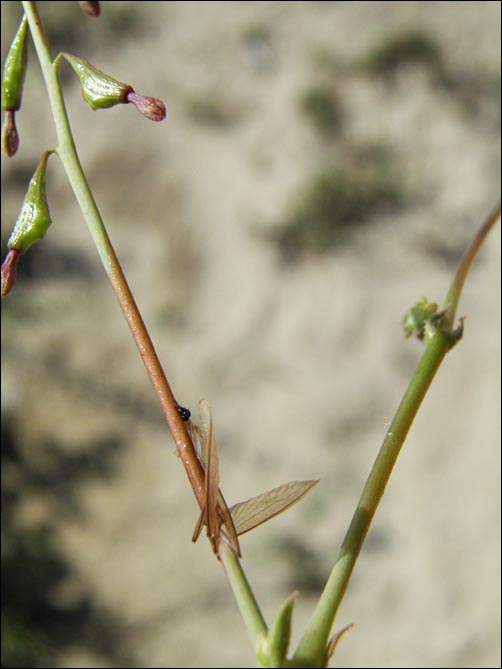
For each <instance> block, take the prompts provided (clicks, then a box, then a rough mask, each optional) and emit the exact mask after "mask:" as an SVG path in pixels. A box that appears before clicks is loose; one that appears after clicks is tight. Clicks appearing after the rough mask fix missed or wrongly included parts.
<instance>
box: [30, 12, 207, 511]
mask: <svg viewBox="0 0 502 669" xmlns="http://www.w3.org/2000/svg"><path fill="white" fill-rule="evenodd" d="M22 4H23V8H24V11H25V13H26V16H27V17H28V23H29V25H30V30H31V34H32V37H33V41H34V44H35V49H36V51H37V55H38V59H39V62H40V67H41V69H42V74H43V77H44V80H45V85H46V88H47V93H48V96H49V101H50V105H51V109H52V115H53V117H54V123H55V126H56V132H57V136H58V141H59V145H58V147H57V149H56V152H57V154H58V155H59V157H60V159H61V162H62V163H63V167H64V169H65V171H66V174H67V176H68V180H69V182H70V184H71V187H72V189H73V192H74V194H75V197H76V199H77V201H78V204H79V206H80V208H81V210H82V213H83V215H84V218H85V220H86V223H87V225H88V227H89V230H90V233H91V236H92V238H93V240H94V243H95V245H96V248H97V250H98V253H99V256H100V258H101V261H102V263H103V266H104V268H105V271H106V273H107V274H108V276H109V278H110V281H111V284H112V288H113V290H114V291H115V295H116V297H117V300H118V302H119V304H120V307H121V309H122V312H123V314H124V316H125V319H126V321H127V324H128V326H129V329H130V331H131V334H132V336H133V338H134V341H135V343H136V346H137V348H138V350H139V353H140V355H141V358H142V360H143V363H144V365H145V368H146V371H147V373H148V376H149V377H150V380H151V382H152V385H153V388H154V390H155V393H156V394H157V397H158V399H159V402H160V405H161V407H162V411H163V412H164V415H165V417H166V420H167V423H168V425H169V429H170V430H171V433H172V435H173V439H174V442H175V444H176V447H177V449H178V453H179V455H180V458H181V460H182V462H183V465H184V467H185V470H186V473H187V476H188V479H189V481H190V484H191V486H192V488H193V491H194V493H195V496H196V498H197V501H198V503H199V506H200V507H201V508H202V507H203V505H204V489H205V486H204V471H203V469H202V466H201V464H200V462H199V460H198V458H197V456H196V454H195V451H194V448H193V445H192V442H191V441H190V437H189V435H188V432H187V428H186V425H185V423H184V422H183V420H182V418H181V416H180V415H179V413H178V403H177V402H176V399H175V398H174V395H173V392H172V390H171V388H170V386H169V383H168V381H167V378H166V375H165V373H164V370H163V369H162V365H161V363H160V360H159V358H158V356H157V353H156V351H155V348H154V346H153V343H152V340H151V338H150V335H149V334H148V331H147V329H146V326H145V323H144V321H143V318H142V317H141V314H140V311H139V309H138V306H137V305H136V302H135V300H134V297H133V295H132V293H131V290H130V288H129V286H128V284H127V280H126V278H125V276H124V273H123V271H122V268H121V266H120V263H119V261H118V258H117V256H116V254H115V251H114V249H113V246H112V243H111V241H110V238H109V237H108V234H107V232H106V229H105V227H104V224H103V220H102V218H101V214H100V213H99V210H98V207H97V205H96V202H95V200H94V197H93V195H92V193H91V190H90V188H89V184H88V183H87V179H86V178H85V175H84V172H83V169H82V166H81V164H80V160H79V158H78V154H77V149H76V147H75V143H74V141H73V136H72V133H71V128H70V123H69V121H68V115H67V113H66V107H65V104H64V99H63V95H62V92H61V86H60V83H59V79H58V76H57V64H55V63H53V62H52V56H51V52H50V48H49V44H48V41H47V37H46V35H45V31H44V28H43V25H42V22H41V19H40V16H39V14H38V10H37V7H36V3H35V2H25V1H23V3H22Z"/></svg>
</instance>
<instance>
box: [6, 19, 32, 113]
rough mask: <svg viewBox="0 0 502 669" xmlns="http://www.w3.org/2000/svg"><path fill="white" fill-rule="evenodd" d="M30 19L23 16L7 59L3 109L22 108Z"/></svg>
mask: <svg viewBox="0 0 502 669" xmlns="http://www.w3.org/2000/svg"><path fill="white" fill-rule="evenodd" d="M27 34H28V19H27V18H26V16H23V18H22V20H21V23H20V25H19V28H18V30H17V33H16V35H15V37H14V39H13V40H12V44H11V45H10V49H9V53H8V54H7V58H6V59H5V65H4V69H3V79H2V109H5V110H7V111H17V110H18V109H19V108H20V106H21V99H22V95H23V84H24V76H25V74H26V60H27V53H28V49H27V47H28V41H27V39H26V36H27Z"/></svg>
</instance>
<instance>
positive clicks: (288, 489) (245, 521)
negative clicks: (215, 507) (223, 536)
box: [230, 481, 319, 535]
mask: <svg viewBox="0 0 502 669" xmlns="http://www.w3.org/2000/svg"><path fill="white" fill-rule="evenodd" d="M317 483H319V481H290V482H289V483H284V484H283V485H280V486H278V487H277V488H273V489H272V490H269V491H268V492H264V493H262V494H261V495H257V496H256V497H251V499H248V500H246V501H245V502H239V503H238V504H234V506H232V507H230V513H231V515H232V519H233V521H234V525H235V529H236V531H237V534H238V535H240V534H244V533H245V532H249V530H252V529H254V528H255V527H258V525H261V524H262V523H265V522H266V521H267V520H270V519H271V518H273V517H274V516H278V515H279V514H280V513H282V512H283V511H286V509H289V507H291V506H293V504H296V503H297V502H299V501H300V500H301V498H302V497H304V496H305V495H306V494H307V493H308V492H309V490H311V489H312V488H313V487H314V486H315V485H316V484H317Z"/></svg>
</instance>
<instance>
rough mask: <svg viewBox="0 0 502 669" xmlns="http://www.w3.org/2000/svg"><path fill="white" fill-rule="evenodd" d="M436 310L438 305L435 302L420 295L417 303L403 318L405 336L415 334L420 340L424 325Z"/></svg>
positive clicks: (422, 335) (422, 336)
mask: <svg viewBox="0 0 502 669" xmlns="http://www.w3.org/2000/svg"><path fill="white" fill-rule="evenodd" d="M437 310H438V305H437V304H436V303H435V302H429V300H428V299H427V298H426V297H421V298H420V299H419V300H418V301H417V303H416V304H415V305H414V306H413V307H411V309H409V310H408V311H407V312H406V315H405V317H404V319H403V328H404V333H405V335H406V336H407V337H411V336H415V337H417V338H418V339H420V340H422V339H423V338H424V335H425V326H426V324H427V323H428V321H429V319H430V318H431V316H433V315H434V314H435V313H436V312H437Z"/></svg>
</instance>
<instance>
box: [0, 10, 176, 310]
mask: <svg viewBox="0 0 502 669" xmlns="http://www.w3.org/2000/svg"><path fill="white" fill-rule="evenodd" d="M80 6H81V9H82V11H83V12H84V13H85V14H87V15H88V16H94V17H97V16H99V15H100V6H99V2H80ZM27 35H28V20H27V18H26V16H23V18H22V20H21V23H20V25H19V28H18V30H17V32H16V35H15V37H14V39H13V41H12V44H11V47H10V50H9V53H8V55H7V59H6V61H5V66H4V72H3V80H2V109H3V110H4V111H5V121H4V125H3V129H2V148H3V151H4V153H6V155H8V156H13V155H14V154H15V153H16V151H17V149H18V147H19V135H18V132H17V128H16V125H15V112H16V111H18V110H19V108H20V107H21V99H22V92H23V84H24V79H25V74H26V64H27ZM61 59H65V60H66V61H67V62H68V63H69V64H70V65H71V67H72V68H73V70H74V71H75V72H76V74H77V76H78V78H79V80H80V87H81V90H82V97H83V98H84V100H85V101H86V102H87V103H88V104H89V105H90V107H91V108H92V109H94V110H96V109H107V108H109V107H114V106H115V105H118V104H132V105H134V106H135V107H136V108H137V109H138V111H140V112H141V114H143V116H145V117H146V118H148V119H150V120H151V121H162V120H164V119H165V117H166V107H165V105H164V103H163V102H162V100H159V99H158V98H152V97H147V96H143V95H139V94H138V93H136V92H135V91H134V89H133V87H132V86H130V85H129V84H124V83H122V82H120V81H118V80H117V79H114V78H113V77H110V76H109V75H108V74H105V73H104V72H101V70H98V69H97V68H96V67H94V66H93V65H91V64H90V63H88V62H87V61H86V60H83V59H82V58H78V57H77V56H74V55H72V54H69V53H61V54H60V55H59V56H58V57H57V58H56V61H55V64H56V65H57V64H58V63H59V62H60V60H61ZM53 152H54V151H53V150H50V151H46V152H45V153H44V155H43V157H42V160H41V161H40V164H39V166H38V167H37V170H36V171H35V174H34V175H33V177H32V179H31V181H30V184H29V186H28V191H27V193H26V197H25V199H24V202H23V206H22V207H21V212H20V214H19V217H18V219H17V222H16V225H15V227H14V230H13V232H12V234H11V236H10V238H9V240H8V242H7V246H8V248H9V251H8V253H7V256H6V258H5V260H4V262H3V264H2V267H1V276H2V284H1V295H2V297H4V296H5V295H7V294H8V293H9V291H10V290H11V288H12V286H13V285H14V281H15V278H16V273H17V266H18V263H19V258H20V256H21V255H22V254H23V253H25V252H26V251H27V250H28V249H29V247H30V246H31V245H32V244H34V243H35V242H37V241H39V240H40V239H42V238H43V237H44V236H45V234H46V232H47V229H48V227H49V225H50V224H51V219H50V214H49V207H48V204H47V197H46V189H45V173H46V168H47V161H48V158H49V155H50V154H51V153H53Z"/></svg>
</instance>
